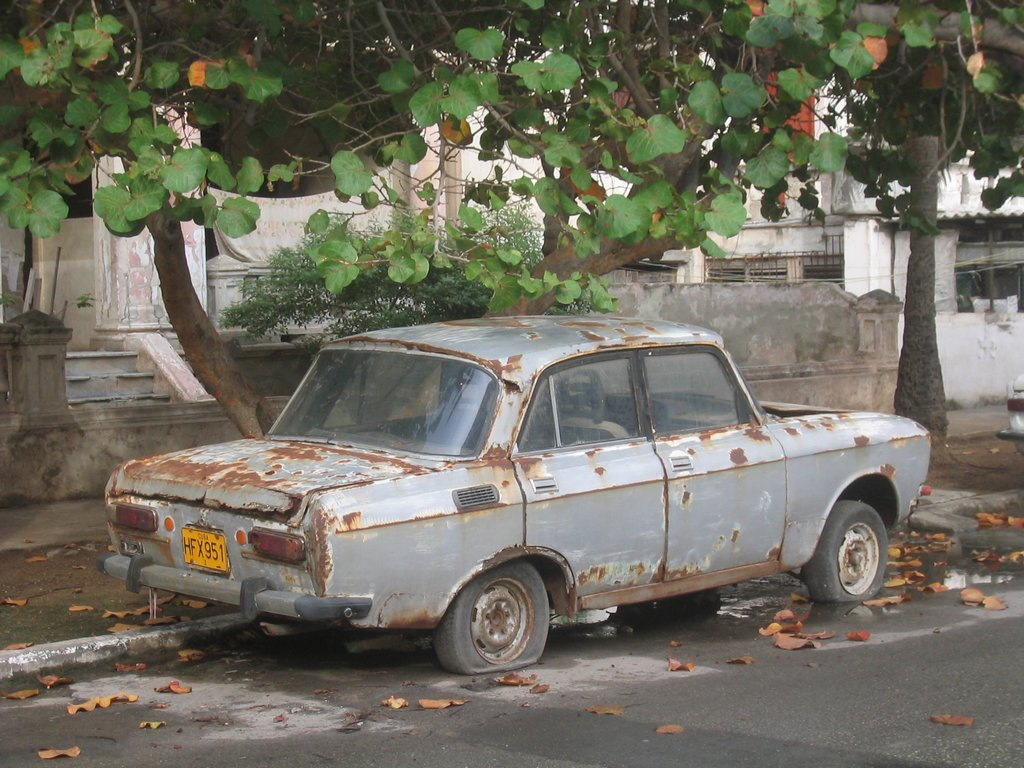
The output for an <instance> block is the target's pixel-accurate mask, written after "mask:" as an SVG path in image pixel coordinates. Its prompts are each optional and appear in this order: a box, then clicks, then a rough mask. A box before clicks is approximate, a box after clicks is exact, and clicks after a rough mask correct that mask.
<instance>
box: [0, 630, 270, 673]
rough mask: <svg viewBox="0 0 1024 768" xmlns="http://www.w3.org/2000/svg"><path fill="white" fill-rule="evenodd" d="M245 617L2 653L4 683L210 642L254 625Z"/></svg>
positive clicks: (67, 641) (49, 644)
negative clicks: (19, 677)
mask: <svg viewBox="0 0 1024 768" xmlns="http://www.w3.org/2000/svg"><path fill="white" fill-rule="evenodd" d="M251 623H252V622H249V621H246V620H245V619H243V618H242V617H241V616H238V615H235V614H232V615H228V616H212V617H210V618H208V619H199V620H197V621H190V622H184V623H181V624H175V625H173V626H169V627H155V628H153V629H147V630H136V631H133V632H125V633H122V634H118V635H98V636H96V637H80V638H76V639H74V640H63V641H61V642H58V643H46V644H43V645H37V646H32V647H31V648H26V649H24V650H21V651H0V680H7V679H9V678H12V677H14V676H15V675H19V674H32V673H36V672H39V671H41V670H42V669H44V668H53V667H60V666H65V665H69V664H76V665H77V664H95V663H98V662H101V661H108V660H110V659H114V658H118V657H121V656H127V655H134V654H142V653H152V652H154V651H164V650H168V649H170V648H177V647H180V646H182V645H184V644H185V643H186V642H187V641H193V640H200V641H210V640H214V639H216V638H218V637H220V636H221V635H225V634H228V633H230V632H234V631H237V630H240V629H244V628H245V627H248V626H250V625H251Z"/></svg>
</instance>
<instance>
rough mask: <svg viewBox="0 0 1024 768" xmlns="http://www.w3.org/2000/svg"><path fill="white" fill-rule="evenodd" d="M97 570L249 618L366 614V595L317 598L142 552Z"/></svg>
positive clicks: (114, 558) (106, 560)
mask: <svg viewBox="0 0 1024 768" xmlns="http://www.w3.org/2000/svg"><path fill="white" fill-rule="evenodd" d="M96 567H97V568H98V569H99V571H100V573H105V574H107V575H108V576H113V577H114V578H115V579H119V580H121V581H123V582H124V583H125V587H126V588H127V589H128V590H129V591H130V592H138V591H139V589H141V588H142V587H152V588H153V589H163V590H166V591H168V592H176V593H179V594H183V595H188V596H190V597H201V598H204V599H207V600H214V601H216V602H218V603H227V604H228V605H237V606H238V607H239V609H240V610H241V613H242V616H243V617H244V618H246V619H249V620H253V619H255V618H256V617H257V616H260V615H262V614H269V615H272V616H284V617H287V618H291V619H300V620H302V621H332V620H336V619H361V618H363V617H365V616H366V615H367V614H369V612H370V606H371V605H372V603H373V599H372V598H369V597H317V596H316V595H304V594H301V593H299V592H286V591H284V590H278V589H274V588H273V585H272V584H271V583H270V581H269V580H268V579H265V578H251V579H244V580H242V581H232V580H230V579H225V578H222V577H220V576H212V575H210V576H208V575H206V574H202V573H199V572H190V571H183V570H180V569H178V568H172V567H169V566H166V565H157V564H155V563H154V562H153V560H152V558H151V557H148V556H147V555H132V556H131V557H128V556H127V555H118V554H114V553H111V552H108V553H107V554H104V555H101V556H100V557H99V559H98V560H97V561H96Z"/></svg>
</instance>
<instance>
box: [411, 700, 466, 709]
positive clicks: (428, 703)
mask: <svg viewBox="0 0 1024 768" xmlns="http://www.w3.org/2000/svg"><path fill="white" fill-rule="evenodd" d="M417 703H418V704H419V705H420V709H448V707H461V706H462V705H463V704H465V703H466V699H420V700H419V701H418V702H417Z"/></svg>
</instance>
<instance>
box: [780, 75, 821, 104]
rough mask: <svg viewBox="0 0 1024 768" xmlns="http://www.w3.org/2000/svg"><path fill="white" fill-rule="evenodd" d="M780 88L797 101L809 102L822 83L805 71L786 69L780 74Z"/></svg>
mask: <svg viewBox="0 0 1024 768" xmlns="http://www.w3.org/2000/svg"><path fill="white" fill-rule="evenodd" d="M778 81H779V87H780V88H782V90H783V91H785V92H786V94H787V95H789V96H790V97H791V98H793V99H795V100H796V101H807V99H809V98H811V96H813V95H814V92H815V91H816V90H817V89H818V88H819V87H820V86H821V84H822V81H821V80H819V79H818V78H817V77H815V76H814V75H812V74H810V73H809V72H807V70H805V69H784V70H782V71H781V72H779V77H778Z"/></svg>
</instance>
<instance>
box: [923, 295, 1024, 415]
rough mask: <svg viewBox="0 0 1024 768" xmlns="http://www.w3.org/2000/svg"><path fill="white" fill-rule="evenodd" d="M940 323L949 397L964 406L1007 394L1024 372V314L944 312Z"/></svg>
mask: <svg viewBox="0 0 1024 768" xmlns="http://www.w3.org/2000/svg"><path fill="white" fill-rule="evenodd" d="M935 326H936V334H937V336H938V342H939V360H940V361H941V364H942V379H943V384H944V386H945V390H946V399H947V400H951V401H955V402H956V404H957V405H958V406H960V407H964V408H971V407H974V406H977V405H985V404H992V403H997V402H1002V401H1003V400H1005V398H1006V386H1007V384H1008V383H1009V382H1010V381H1012V380H1013V379H1014V378H1016V377H1017V376H1018V375H1020V374H1021V373H1024V314H1016V315H1007V314H1001V313H997V312H984V313H980V312H979V313H970V312H967V313H959V314H948V313H942V314H938V315H936V317H935Z"/></svg>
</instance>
